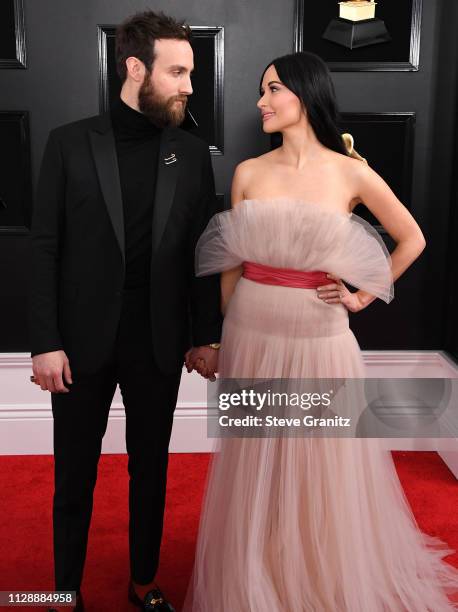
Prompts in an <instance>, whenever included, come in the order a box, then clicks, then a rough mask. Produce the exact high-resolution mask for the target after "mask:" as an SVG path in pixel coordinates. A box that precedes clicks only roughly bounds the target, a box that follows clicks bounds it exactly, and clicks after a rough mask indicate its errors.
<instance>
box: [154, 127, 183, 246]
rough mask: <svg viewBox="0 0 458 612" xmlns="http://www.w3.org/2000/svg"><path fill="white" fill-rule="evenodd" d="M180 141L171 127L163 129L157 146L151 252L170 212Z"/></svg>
mask: <svg viewBox="0 0 458 612" xmlns="http://www.w3.org/2000/svg"><path fill="white" fill-rule="evenodd" d="M180 150H181V149H180V142H179V140H178V138H177V136H176V133H174V131H173V130H172V129H164V131H163V132H162V137H161V144H160V147H159V158H158V165H157V179H156V193H155V199H154V212H153V238H152V242H153V252H154V251H156V250H157V249H158V248H159V244H160V242H161V239H162V235H163V233H164V229H165V224H166V223H167V219H168V217H169V214H170V209H171V207H172V202H173V198H174V196H175V188H176V184H177V179H178V175H179V171H180V164H182V163H183V161H184V160H183V159H181V156H180Z"/></svg>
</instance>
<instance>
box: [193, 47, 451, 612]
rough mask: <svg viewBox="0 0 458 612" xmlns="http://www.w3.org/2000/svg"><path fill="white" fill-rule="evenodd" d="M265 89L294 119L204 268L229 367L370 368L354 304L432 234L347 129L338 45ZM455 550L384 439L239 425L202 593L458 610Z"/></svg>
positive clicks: (197, 588)
mask: <svg viewBox="0 0 458 612" xmlns="http://www.w3.org/2000/svg"><path fill="white" fill-rule="evenodd" d="M260 93H261V98H260V100H259V102H258V108H259V109H260V111H261V114H262V120H263V129H264V132H266V133H273V132H281V133H282V136H283V144H282V145H281V146H280V147H279V148H277V149H275V150H273V151H270V152H269V153H266V154H265V155H261V156H260V157H258V158H256V159H250V160H247V161H245V162H243V163H241V164H240V165H239V166H238V167H237V169H236V172H235V175H234V180H233V186H232V203H233V208H232V210H230V211H226V212H224V213H220V214H219V215H216V217H214V218H213V219H212V221H211V222H210V224H209V226H208V228H207V229H206V231H205V232H204V234H203V235H202V237H201V239H200V242H199V244H198V247H197V272H198V274H211V273H214V272H217V271H223V277H222V301H223V310H224V312H225V321H224V330H223V336H222V346H221V353H220V363H219V372H220V375H221V377H223V378H245V379H246V378H248V379H250V378H264V379H265V378H267V379H268V378H295V379H299V378H301V379H305V378H347V379H351V378H363V377H364V375H365V372H364V366H363V361H362V357H361V352H360V349H359V346H358V344H357V342H356V339H355V337H354V335H353V333H352V332H351V330H350V329H349V327H348V311H350V312H359V311H360V310H362V309H364V308H366V307H367V306H369V304H370V303H371V302H372V301H374V300H375V299H376V298H377V297H379V298H381V299H383V300H385V301H386V302H389V301H390V300H391V299H392V296H393V291H392V282H393V280H396V279H397V278H399V276H400V275H401V274H403V273H404V272H405V270H406V269H407V268H408V267H409V266H410V265H411V264H412V262H413V261H414V260H415V259H416V258H417V257H418V256H419V255H420V253H421V252H422V250H423V249H424V246H425V240H424V238H423V235H422V233H421V231H420V229H419V227H418V225H417V224H416V222H415V221H414V219H413V218H412V216H411V215H410V213H409V212H408V211H407V209H406V208H405V207H404V206H403V205H402V204H401V202H400V201H399V200H398V199H397V198H396V196H395V195H394V193H393V192H392V191H391V189H390V188H389V187H388V185H387V184H386V183H385V182H384V181H383V180H382V178H381V177H380V176H379V175H377V173H376V172H374V171H373V170H372V169H371V168H370V167H369V165H367V164H366V163H364V160H362V158H360V157H359V155H357V154H356V152H354V151H353V148H352V142H351V139H350V138H349V137H347V138H346V140H345V139H343V138H342V136H341V135H340V134H339V132H338V129H337V126H336V121H337V110H336V103H335V96H334V91H333V86H332V81H331V78H330V74H329V71H328V69H327V67H326V65H325V64H324V62H322V60H320V59H319V58H318V57H317V56H315V55H313V54H311V53H296V54H293V55H288V56H285V57H281V58H279V59H276V60H274V61H273V62H272V63H271V64H270V65H269V66H268V67H267V69H266V70H265V72H264V74H263V76H262V81H261V89H260ZM345 142H346V143H347V145H348V150H347V148H346V147H345ZM359 202H364V204H365V205H366V206H367V207H368V209H369V210H370V211H371V212H372V214H373V215H374V216H375V217H376V218H377V219H378V220H379V222H380V224H381V225H383V226H384V228H385V229H386V230H387V232H388V233H389V234H390V235H391V237H392V238H393V239H394V241H395V242H396V243H397V246H396V248H395V250H394V251H393V253H392V254H391V257H390V256H389V255H388V253H387V252H386V249H385V248H384V246H383V243H382V241H381V239H379V238H378V236H376V232H375V231H374V230H372V228H371V227H370V226H369V225H368V224H367V223H366V222H364V221H363V220H362V219H360V218H359V217H356V216H355V215H352V214H351V212H352V209H353V208H354V206H355V205H356V204H357V203H359ZM323 271H325V272H327V273H328V276H326V275H325V272H323ZM342 279H343V280H342ZM343 281H346V282H348V283H349V284H350V285H351V286H352V287H356V288H358V290H357V291H350V290H349V289H348V288H347V287H346V285H345V284H344V282H343ZM203 373H204V374H205V370H203ZM450 552H452V551H450V550H447V549H446V547H445V545H444V544H443V543H442V542H441V541H439V540H438V539H436V538H432V537H429V536H427V535H425V534H422V533H421V532H420V530H419V529H418V527H417V525H416V523H415V519H414V517H413V514H412V512H411V510H410V508H409V506H408V503H407V501H406V498H405V496H404V493H403V490H402V488H401V486H400V483H399V480H398V478H397V475H396V471H395V468H394V465H393V461H392V458H391V454H390V453H389V452H387V451H384V450H382V447H381V444H380V441H379V440H377V439H375V438H374V439H360V438H347V439H345V438H326V437H324V438H315V437H303V438H291V437H285V436H284V437H277V438H229V439H224V440H223V443H222V446H221V449H220V452H219V454H218V455H217V456H216V457H215V460H214V462H213V464H212V469H211V473H210V476H209V482H208V489H207V493H206V499H205V502H204V509H203V513H202V519H201V525H200V532H199V539H198V544H197V551H196V561H195V567H194V575H193V580H192V582H191V586H190V589H189V592H188V596H187V601H186V603H185V608H184V609H185V610H192V611H193V612H268V611H269V612H271V611H274V612H388V611H389V612H394V611H395V612H398V611H399V612H401V611H403V612H404V611H408V612H426V611H431V612H432V611H434V612H442V611H446V610H452V609H455V607H454V605H453V604H452V603H451V601H450V598H449V597H448V595H450V594H452V593H455V592H458V571H457V570H455V569H454V568H453V567H452V566H450V565H448V564H447V563H446V562H444V561H443V560H442V557H444V556H445V555H446V554H448V553H450Z"/></svg>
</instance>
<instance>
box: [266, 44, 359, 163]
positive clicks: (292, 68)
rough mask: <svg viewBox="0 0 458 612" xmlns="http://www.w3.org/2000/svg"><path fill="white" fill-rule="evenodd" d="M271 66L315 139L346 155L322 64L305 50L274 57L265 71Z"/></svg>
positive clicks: (329, 76)
mask: <svg viewBox="0 0 458 612" xmlns="http://www.w3.org/2000/svg"><path fill="white" fill-rule="evenodd" d="M270 66H275V70H276V71H277V73H278V76H279V77H280V81H281V82H282V83H283V84H284V85H285V86H286V87H287V88H288V89H290V90H291V91H292V92H293V93H294V94H295V95H296V96H297V97H298V98H299V100H300V101H301V103H302V105H303V107H304V109H305V111H306V112H307V118H308V121H309V123H310V125H311V126H312V128H313V131H314V132H315V135H316V137H317V138H318V140H319V141H320V142H321V144H323V145H324V146H325V147H328V149H332V150H333V151H337V153H342V154H343V155H348V152H347V149H346V148H345V144H344V142H343V140H342V136H341V134H340V130H339V128H338V127H337V125H338V120H339V111H338V109H337V102H336V94H335V91H334V85H333V83H332V80H331V73H330V72H329V69H328V67H327V66H326V64H325V62H324V61H323V60H322V59H321V58H320V57H318V55H315V53H310V52H308V51H300V52H298V53H291V54H289V55H283V56H282V57H277V59H274V60H273V61H272V62H270V64H269V65H268V66H267V67H266V69H265V70H264V72H263V73H262V76H261V81H260V88H261V84H262V80H263V78H264V74H265V73H266V70H267V68H269V67H270Z"/></svg>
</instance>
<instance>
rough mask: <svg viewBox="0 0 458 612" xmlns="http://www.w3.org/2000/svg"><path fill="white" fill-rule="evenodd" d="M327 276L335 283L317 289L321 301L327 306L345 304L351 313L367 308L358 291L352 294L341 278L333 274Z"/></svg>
mask: <svg viewBox="0 0 458 612" xmlns="http://www.w3.org/2000/svg"><path fill="white" fill-rule="evenodd" d="M326 276H327V277H328V278H330V279H332V280H334V281H335V282H334V283H332V284H330V285H322V286H321V287H317V295H318V297H319V298H320V300H324V301H325V302H326V303H327V304H343V305H344V306H345V308H346V309H347V310H349V311H350V312H358V311H359V310H362V309H363V308H365V307H366V306H367V304H366V303H363V302H362V300H361V299H360V296H359V295H358V292H357V291H355V292H354V293H352V292H351V291H349V290H348V289H347V287H346V286H345V285H344V282H343V280H342V279H341V278H338V277H337V276H333V275H332V274H326Z"/></svg>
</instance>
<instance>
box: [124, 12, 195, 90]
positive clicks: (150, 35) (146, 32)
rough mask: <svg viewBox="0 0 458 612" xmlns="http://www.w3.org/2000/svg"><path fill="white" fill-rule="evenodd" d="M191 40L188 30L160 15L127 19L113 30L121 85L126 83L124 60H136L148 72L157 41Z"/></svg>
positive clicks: (182, 25) (154, 14)
mask: <svg viewBox="0 0 458 612" xmlns="http://www.w3.org/2000/svg"><path fill="white" fill-rule="evenodd" d="M164 38H168V39H175V40H187V41H188V42H190V41H191V29H190V27H189V26H188V25H186V24H185V23H184V21H177V20H176V19H174V18H173V17H168V16H167V15H164V13H162V12H160V13H155V12H153V11H145V12H143V13H137V14H135V15H133V16H132V17H128V18H127V19H126V20H125V21H123V23H121V25H119V26H118V27H117V29H116V68H117V71H118V74H119V77H120V79H121V81H122V82H124V81H125V80H126V77H127V68H126V59H127V58H128V57H136V58H138V59H139V60H140V61H142V62H143V63H144V64H145V66H146V69H147V70H148V72H151V69H152V66H153V62H154V43H155V41H156V40H159V39H164Z"/></svg>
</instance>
